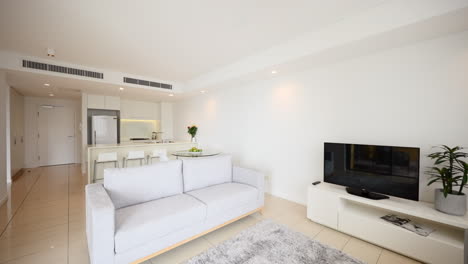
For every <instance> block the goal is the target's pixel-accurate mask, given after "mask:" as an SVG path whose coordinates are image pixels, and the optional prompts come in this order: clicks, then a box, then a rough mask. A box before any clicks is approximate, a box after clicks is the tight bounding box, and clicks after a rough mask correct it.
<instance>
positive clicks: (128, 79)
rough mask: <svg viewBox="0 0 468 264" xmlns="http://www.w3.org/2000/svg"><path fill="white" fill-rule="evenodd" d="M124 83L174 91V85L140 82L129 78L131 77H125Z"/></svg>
mask: <svg viewBox="0 0 468 264" xmlns="http://www.w3.org/2000/svg"><path fill="white" fill-rule="evenodd" d="M123 81H124V83H131V84H136V85H142V86H150V87H156V88H163V89H168V90H172V84H167V83H158V82H151V81H146V80H138V79H134V78H129V77H124V78H123Z"/></svg>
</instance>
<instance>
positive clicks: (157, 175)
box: [104, 160, 183, 209]
mask: <svg viewBox="0 0 468 264" xmlns="http://www.w3.org/2000/svg"><path fill="white" fill-rule="evenodd" d="M104 188H105V189H106V191H107V193H108V194H109V196H110V197H111V200H112V202H113V203H114V206H115V208H116V209H119V208H122V207H125V206H129V205H134V204H139V203H144V202H147V201H151V200H156V199H159V198H162V197H167V196H171V195H176V194H180V193H182V191H183V184H182V163H181V161H180V160H173V161H168V162H158V163H157V164H154V165H149V166H142V167H134V168H122V169H106V170H104Z"/></svg>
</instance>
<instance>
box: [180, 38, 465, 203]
mask: <svg viewBox="0 0 468 264" xmlns="http://www.w3.org/2000/svg"><path fill="white" fill-rule="evenodd" d="M219 88H220V89H217V90H215V91H209V92H208V93H206V94H204V95H199V96H197V97H195V98H191V99H187V100H185V101H182V102H179V103H177V105H176V106H175V109H174V112H175V116H174V120H175V125H174V127H175V131H174V132H175V137H176V138H178V139H182V138H184V139H189V135H188V134H187V133H186V127H187V125H190V124H197V125H198V126H199V135H198V138H199V142H200V143H201V144H202V146H203V147H204V148H219V149H221V150H222V151H223V152H228V153H232V154H233V155H234V159H235V162H236V163H239V164H240V165H242V166H246V167H250V168H254V169H258V170H260V171H263V172H265V173H266V175H267V176H268V177H269V178H270V182H269V186H268V188H269V191H270V192H271V193H272V194H274V195H277V196H280V197H283V198H286V199H289V200H293V201H297V202H300V203H303V204H305V203H306V189H307V186H308V185H309V184H311V183H312V182H314V181H317V180H323V176H322V175H323V142H324V141H330V142H344V143H365V144H382V145H400V146H416V147H420V148H421V157H422V159H421V169H420V171H421V175H420V178H421V181H420V182H421V183H420V199H422V200H429V201H430V200H432V199H433V193H432V187H431V188H428V187H426V176H425V175H424V171H425V167H426V166H428V165H429V161H428V159H427V158H425V156H426V155H427V154H428V153H429V152H430V151H431V150H430V147H431V146H433V145H438V144H448V145H453V146H454V145H462V146H466V147H468V136H467V135H468V102H467V99H468V32H464V33H462V34H457V35H452V36H447V37H444V38H440V39H435V40H430V41H425V42H421V43H417V44H415V45H412V46H408V47H403V48H399V49H393V50H387V51H385V52H380V53H378V54H374V55H372V56H368V57H361V58H358V59H353V60H349V61H346V62H341V63H338V64H333V65H327V66H323V67H321V68H315V69H309V70H306V71H304V72H299V73H294V74H289V75H284V76H283V75H281V73H278V74H277V76H274V77H271V78H270V79H267V80H264V81H260V82H255V83H250V84H246V85H243V86H241V87H238V86H236V87H219Z"/></svg>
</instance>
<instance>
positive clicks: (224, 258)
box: [186, 220, 363, 264]
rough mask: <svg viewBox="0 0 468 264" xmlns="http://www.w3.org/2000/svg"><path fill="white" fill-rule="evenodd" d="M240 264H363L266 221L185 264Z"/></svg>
mask: <svg viewBox="0 0 468 264" xmlns="http://www.w3.org/2000/svg"><path fill="white" fill-rule="evenodd" d="M241 263H246V264H254V263H255V264H280V263H281V264H284V263H288V264H303V263H320V264H332V263H333V264H362V263H363V262H361V261H359V260H356V259H354V258H352V257H351V256H349V255H347V254H345V253H343V252H341V251H339V250H337V249H334V248H331V247H329V246H326V245H324V244H321V243H320V242H318V241H316V240H313V239H310V238H309V237H307V236H305V235H303V234H301V233H298V232H295V231H292V230H290V229H288V228H287V227H285V226H283V225H280V224H277V223H275V222H273V221H271V220H263V221H261V222H259V223H257V224H256V225H255V226H253V227H250V228H248V229H246V230H244V231H242V232H241V233H239V234H238V235H237V236H235V237H233V238H231V239H229V240H226V241H224V242H222V243H221V244H219V245H217V246H215V247H213V248H210V249H208V250H207V251H205V252H203V253H201V254H200V255H198V256H195V257H193V258H192V259H190V260H189V261H187V262H186V264H241Z"/></svg>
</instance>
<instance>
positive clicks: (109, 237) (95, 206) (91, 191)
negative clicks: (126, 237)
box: [85, 183, 115, 264]
mask: <svg viewBox="0 0 468 264" xmlns="http://www.w3.org/2000/svg"><path fill="white" fill-rule="evenodd" d="M85 194H86V238H87V241H88V251H89V257H90V261H91V264H98V263H114V232H115V207H114V204H113V203H112V201H111V199H110V197H109V195H108V194H107V192H106V190H105V189H104V187H103V186H102V184H101V183H95V184H89V185H86V188H85Z"/></svg>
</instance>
